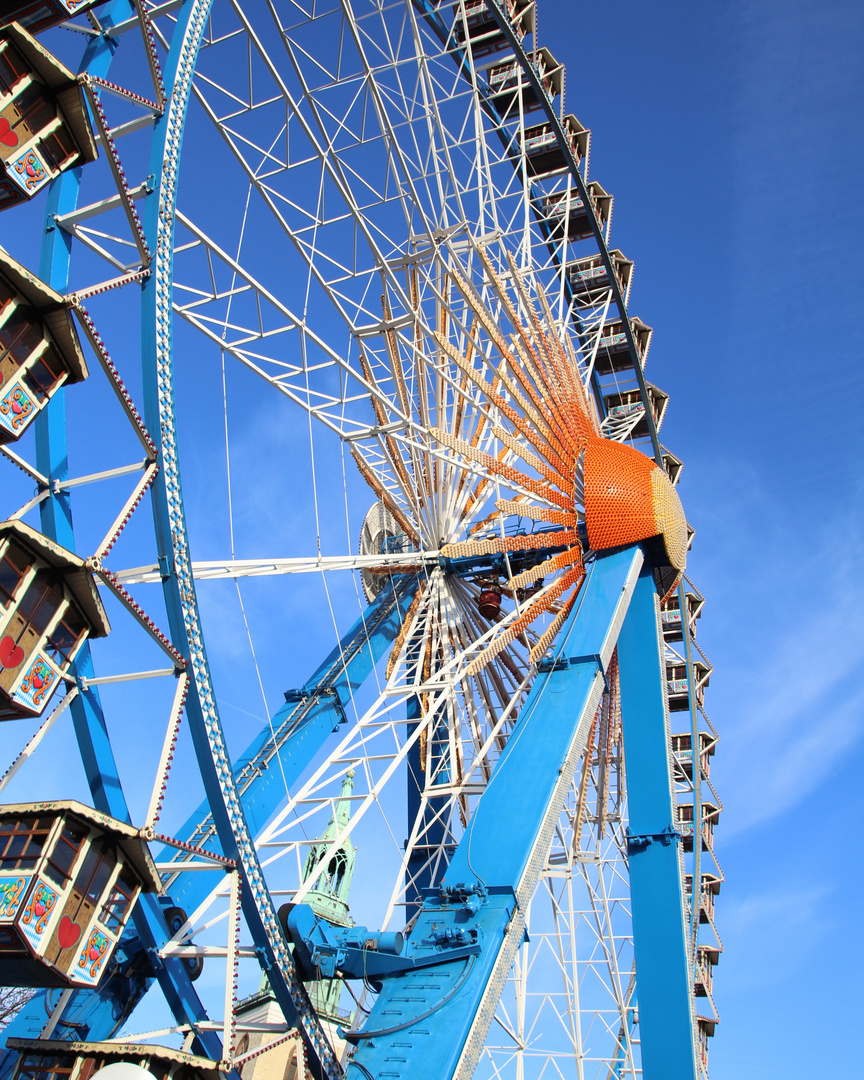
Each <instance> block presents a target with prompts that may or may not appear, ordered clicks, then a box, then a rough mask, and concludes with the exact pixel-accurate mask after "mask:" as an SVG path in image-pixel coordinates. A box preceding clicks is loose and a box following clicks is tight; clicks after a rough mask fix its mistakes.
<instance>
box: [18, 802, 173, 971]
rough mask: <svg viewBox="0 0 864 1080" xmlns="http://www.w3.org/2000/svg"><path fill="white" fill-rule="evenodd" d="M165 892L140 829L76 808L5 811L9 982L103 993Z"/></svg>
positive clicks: (50, 805) (32, 806)
mask: <svg viewBox="0 0 864 1080" xmlns="http://www.w3.org/2000/svg"><path fill="white" fill-rule="evenodd" d="M160 888H161V883H160V879H159V875H158V874H157V872H156V867H155V866H154V864H153V860H152V858H151V856H150V852H149V850H148V848H147V845H146V843H145V842H144V841H143V840H142V839H141V837H140V836H139V834H138V830H137V829H135V828H133V827H132V826H131V825H126V824H124V823H123V822H122V821H117V820H115V819H114V818H112V817H108V816H107V814H101V813H99V812H98V811H96V810H91V809H90V807H88V806H84V805H83V804H82V803H79V802H74V801H64V802H46V803H25V804H20V805H16V806H0V984H2V985H5V986H64V987H72V986H82V987H83V986H95V985H96V984H97V983H98V982H99V980H100V978H101V977H102V974H103V972H104V971H105V969H106V967H107V966H108V963H109V961H110V960H111V956H112V954H113V952H114V949H115V947H116V945H117V942H118V940H119V939H120V935H121V933H122V932H123V928H124V927H125V925H126V922H127V920H128V918H129V914H130V912H131V910H132V907H133V905H134V904H135V901H136V900H137V899H138V894H139V893H140V892H141V891H142V889H143V890H144V891H145V892H158V891H159V890H160Z"/></svg>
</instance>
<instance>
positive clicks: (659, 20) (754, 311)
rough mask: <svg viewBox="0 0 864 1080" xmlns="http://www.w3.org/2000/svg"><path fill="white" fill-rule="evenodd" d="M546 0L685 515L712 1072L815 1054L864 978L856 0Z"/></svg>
mask: <svg viewBox="0 0 864 1080" xmlns="http://www.w3.org/2000/svg"><path fill="white" fill-rule="evenodd" d="M540 10H541V26H540V32H541V39H544V38H545V41H544V43H545V42H548V43H550V44H551V43H552V42H553V41H554V43H555V44H554V46H553V51H554V52H555V54H556V57H558V58H559V59H561V60H564V61H565V62H566V63H567V107H568V111H570V112H574V113H575V114H576V115H577V116H578V117H579V119H580V120H581V121H582V122H583V123H584V124H586V126H588V127H590V128H591V129H592V131H593V142H592V151H591V175H592V177H593V178H594V179H597V180H599V181H600V182H601V183H602V184H603V185H604V187H606V189H607V190H609V191H611V192H612V193H613V194H614V195H615V209H614V216H613V222H612V241H613V244H614V245H615V246H620V247H621V248H622V250H623V251H624V252H625V254H627V255H628V256H629V257H630V258H632V259H634V260H635V262H636V273H635V277H634V284H633V291H632V294H631V306H630V309H631V311H632V312H633V313H634V314H637V315H639V316H640V317H641V318H642V319H644V320H645V321H646V322H648V323H649V324H651V325H653V327H654V340H653V343H652V346H651V353H650V356H649V360H648V366H647V375H648V377H649V378H650V379H652V380H654V381H656V382H657V384H658V385H660V386H661V387H663V389H664V390H667V391H668V392H669V393H670V396H671V404H670V407H669V411H668V414H667V417H668V419H667V420H666V423H665V424H664V428H663V432H662V438H663V441H664V442H665V443H666V444H667V445H668V446H669V447H670V448H671V449H673V450H674V451H675V452H676V453H678V454H679V455H680V456H681V457H682V458H683V460H684V462H685V470H684V474H683V477H682V481H681V495H682V498H683V500H684V505H685V508H686V510H687V512H688V516H689V518H690V520H691V522H692V523H693V524H694V525H695V527H696V530H697V536H696V541H695V545H694V549H693V554H692V557H691V568H692V574H693V577H694V580H695V582H696V584H697V585H698V586H699V588H700V589H701V590H702V591H703V592H704V593H705V595H706V597H707V601H708V602H707V604H706V607H705V612H704V616H703V619H702V621H701V626H700V628H699V640H700V643H701V645H702V646H703V648H704V649H705V651H706V652H707V654H708V656H709V658H710V659H711V660H712V662H713V664H714V666H715V673H714V675H713V677H712V680H711V687H710V690H709V692H708V695H707V707H708V712H709V715H710V716H711V718H712V720H713V721H714V723H715V725H716V726H717V728H718V730H719V732H720V736H721V741H720V745H719V747H718V750H717V755H716V758H715V764H714V766H713V767H712V779H714V780H715V781H716V785H717V787H718V790H719V792H720V795H721V797H722V799H723V801H724V804H725V812H724V814H723V816H722V819H721V823H720V826H719V827H718V829H717V833H716V850H717V854H718V856H719V859H720V862H721V865H722V866H723V869H724V871H725V874H726V883H725V884H724V886H723V889H722V892H721V894H720V898H719V903H718V909H717V922H718V929H719V931H720V934H721V936H722V938H723V943H724V946H725V952H724V954H723V957H722V959H721V962H720V965H719V967H718V969H717V973H716V978H715V984H714V985H715V992H716V998H717V1004H718V1007H719V1010H720V1016H721V1023H720V1025H719V1026H718V1028H717V1035H716V1037H715V1039H714V1040H713V1044H712V1047H711V1075H712V1078H714V1080H732V1078H738V1077H749V1076H754V1077H755V1076H759V1077H760V1078H765V1080H767V1078H775V1077H776V1078H778V1080H779V1078H780V1077H783V1078H784V1080H792V1078H799V1077H800V1078H805V1077H807V1078H809V1077H816V1076H826V1075H829V1074H831V1073H832V1072H833V1071H834V1068H839V1069H841V1070H843V1069H845V1068H848V1066H847V1065H845V1064H844V1065H840V1062H844V1063H845V1062H846V1061H847V1060H848V1058H847V1055H848V1053H849V1041H848V1038H849V1032H850V1027H851V1026H853V1025H854V1024H855V1022H856V1020H857V1018H858V1016H859V1015H860V1008H861V1004H862V1000H861V991H860V980H859V978H858V975H857V972H856V970H855V964H854V963H851V964H850V963H849V959H848V952H849V943H850V931H852V928H853V927H854V926H856V925H857V920H858V910H857V909H858V904H857V899H856V898H857V896H858V894H859V893H860V889H861V885H862V879H861V871H860V860H859V857H858V853H859V852H860V829H859V820H858V819H859V816H860V812H859V806H858V799H857V798H856V781H858V778H859V777H860V774H861V768H862V764H864V762H862V744H861V729H862V716H864V708H862V690H861V681H860V671H861V666H862V665H861V662H862V653H864V634H862V626H861V622H862V616H861V610H862V599H864V594H862V583H861V575H860V571H859V569H858V567H859V565H860V561H861V557H862V530H861V518H862V514H861V510H862V498H861V495H862V478H861V465H862V423H861V414H860V410H859V409H858V407H857V402H858V400H859V399H860V396H861V394H862V390H864V380H862V356H861V352H862V346H861V339H860V335H859V334H858V332H857V328H856V323H857V319H858V317H859V316H860V312H861V300H860V297H861V292H862V285H864V281H862V269H861V260H860V255H859V252H860V246H861V240H862V210H861V201H860V194H859V193H860V175H861V171H862V166H864V156H862V149H861V142H860V140H859V139H858V137H857V135H856V129H857V127H858V124H859V119H858V118H859V117H860V114H861V108H862V104H864V100H862V99H864V64H862V45H864V10H862V8H861V7H860V5H855V4H851V3H823V4H820V5H818V6H817V5H812V4H806V3H801V2H780V3H771V4H767V3H756V4H753V3H742V2H732V3H727V4H723V5H704V4H699V5H693V4H684V3H669V2H663V3H655V4H634V3H623V4H622V3H617V4H613V5H603V6H597V7H589V6H587V5H579V6H578V7H577V6H576V5H570V4H565V3H552V4H549V3H546V4H544V5H542V7H541V9H540ZM858 782H860V781H858ZM853 933H854V931H853ZM834 1062H836V1063H837V1065H836V1066H835V1065H833V1064H829V1063H834Z"/></svg>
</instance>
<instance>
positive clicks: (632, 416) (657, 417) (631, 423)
mask: <svg viewBox="0 0 864 1080" xmlns="http://www.w3.org/2000/svg"><path fill="white" fill-rule="evenodd" d="M645 389H646V391H647V394H648V401H649V402H650V405H651V412H652V413H653V415H654V427H655V428H656V430H657V431H659V430H660V428H661V427H662V425H663V418H664V416H665V415H666V406H667V405H668V404H669V395H668V394H667V393H665V391H663V390H661V389H660V388H659V387H657V386H653V385H652V384H651V383H646V384H645ZM603 404H604V406H605V409H606V416H607V418H608V419H609V421H610V422H611V423H612V424H613V425H615V426H616V427H617V428H618V429H619V434H620V431H621V430H622V429H623V430H625V431H626V433H627V434H628V435H631V436H632V437H633V438H634V439H644V438H647V436H648V419H647V417H646V415H645V405H644V403H643V401H642V395H641V394H640V392H639V391H638V390H625V391H624V392H623V393H617V392H615V391H614V390H610V391H609V392H608V393H606V392H604V394H603Z"/></svg>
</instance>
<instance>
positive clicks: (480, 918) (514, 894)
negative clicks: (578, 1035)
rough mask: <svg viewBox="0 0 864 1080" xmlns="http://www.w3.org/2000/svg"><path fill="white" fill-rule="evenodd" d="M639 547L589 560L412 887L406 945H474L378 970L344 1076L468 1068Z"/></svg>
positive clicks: (579, 745)
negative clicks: (542, 659)
mask: <svg viewBox="0 0 864 1080" xmlns="http://www.w3.org/2000/svg"><path fill="white" fill-rule="evenodd" d="M642 558H643V557H642V552H641V550H640V549H639V548H638V547H630V548H626V549H624V550H621V551H617V552H613V553H611V554H609V555H605V556H601V557H599V558H597V559H596V561H595V562H594V564H593V566H592V568H591V571H590V576H589V578H588V580H587V582H586V583H585V586H584V589H583V593H582V597H581V601H580V603H579V606H578V608H577V609H576V610H575V611H574V613H573V614H572V615H571V616H570V619H569V620H568V622H567V624H566V626H565V628H564V630H563V632H562V634H561V635H560V637H559V639H558V644H557V650H556V655H555V659H554V660H553V661H552V662H550V663H545V664H542V665H541V667H540V670H539V672H538V675H537V678H536V680H535V682H534V685H533V687H532V689H531V693H530V694H529V697H528V700H527V702H526V703H525V706H524V708H523V710H522V713H521V715H520V717H519V720H518V722H517V724H516V726H515V728H514V730H513V732H512V734H511V735H510V738H509V739H508V742H507V746H506V747H505V749H504V751H503V753H502V754H501V757H500V759H499V760H498V763H497V764H496V767H495V770H494V772H493V773H492V777H491V779H490V781H489V784H488V785H487V788H486V791H485V792H484V794H483V796H482V798H481V799H480V802H479V804H478V806H477V809H476V810H475V811H474V815H473V817H472V819H471V821H470V823H469V825H468V828H467V830H466V832H465V834H464V836H463V837H462V838H461V840H460V842H459V845H458V847H457V849H456V851H455V853H454V856H453V859H452V860H451V862H450V866H449V867H448V870H447V873H446V875H445V878H444V882H443V884H442V886H441V888H440V889H438V890H430V891H429V893H427V895H426V896H425V897H424V902H423V908H422V910H421V912H420V914H419V916H418V918H417V921H416V922H415V923H414V925H413V926H412V928H411V931H410V934H409V935H408V936H407V943H406V948H407V951H408V954H409V955H411V956H412V957H416V958H418V959H420V958H422V957H424V956H428V955H434V954H435V952H436V951H437V952H441V951H442V950H444V949H446V948H447V947H449V946H448V942H450V943H452V942H453V941H459V940H460V936H461V938H465V937H466V935H470V936H471V938H472V941H476V942H479V944H480V946H481V949H480V952H479V954H477V955H472V956H468V957H466V958H462V959H459V960H455V961H452V962H447V963H441V964H436V965H435V966H434V967H428V968H420V969H418V970H416V971H412V972H410V973H408V974H405V975H397V976H394V977H392V978H388V979H386V980H385V981H384V985H383V988H382V991H381V993H380V994H379V996H378V999H377V1000H376V1002H375V1005H374V1007H373V1009H372V1012H371V1013H370V1015H369V1017H368V1019H367V1021H366V1023H365V1025H364V1027H363V1029H361V1030H360V1031H357V1032H352V1033H351V1034H350V1035H349V1038H350V1040H351V1041H353V1042H356V1043H357V1044H358V1048H357V1050H356V1052H355V1055H354V1058H353V1060H352V1062H351V1063H350V1064H349V1067H348V1076H349V1077H350V1078H351V1080H360V1078H361V1077H364V1078H366V1080H368V1078H369V1077H370V1076H371V1077H383V1076H387V1077H388V1080H397V1078H409V1077H410V1078H411V1080H450V1078H453V1077H464V1078H467V1077H469V1076H470V1075H471V1074H472V1072H473V1070H474V1067H475V1065H476V1064H477V1061H478V1059H479V1056H480V1053H481V1051H482V1048H483V1043H484V1040H485V1037H486V1033H487V1031H488V1028H489V1024H490V1023H491V1020H492V1016H493V1014H494V1012H495V1008H496V1006H497V1003H498V999H499V997H500V995H501V990H502V988H503V986H504V983H505V981H506V978H507V974H508V972H509V970H510V966H511V964H512V962H513V958H514V956H515V954H516V950H517V949H518V947H519V945H520V944H521V942H522V940H523V938H524V934H525V915H524V912H525V909H526V907H527V905H528V903H529V901H530V899H531V896H532V895H533V893H534V889H535V888H536V885H537V881H538V879H539V876H540V873H541V870H542V868H543V863H544V861H545V859H546V856H547V853H548V851H549V845H550V843H551V840H552V834H553V830H554V828H555V825H556V823H557V821H558V816H559V814H560V812H561V808H562V807H563V805H564V801H565V797H566V793H567V790H568V789H569V787H570V784H571V783H572V780H573V777H574V775H575V772H576V768H577V765H578V763H579V759H580V757H581V755H582V753H583V750H584V747H585V742H586V739H587V736H588V731H589V728H590V725H591V720H592V718H593V716H594V714H595V712H596V710H597V706H598V704H599V702H600V698H601V696H602V693H603V689H604V685H605V671H606V668H607V666H608V663H609V660H610V658H611V656H612V651H613V649H614V647H615V642H616V639H617V637H618V631H619V629H620V627H621V624H622V621H623V619H624V615H625V613H626V611H627V606H628V603H629V601H630V596H631V593H632V591H633V588H634V586H635V583H636V580H637V577H638V574H639V570H640V568H641V566H642ZM526 778H530V781H527V780H526ZM473 931H477V933H476V934H474V933H473Z"/></svg>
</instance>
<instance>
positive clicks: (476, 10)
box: [453, 0, 533, 57]
mask: <svg viewBox="0 0 864 1080" xmlns="http://www.w3.org/2000/svg"><path fill="white" fill-rule="evenodd" d="M499 6H500V8H501V9H502V10H503V12H504V14H505V15H506V16H507V21H508V22H509V23H510V27H511V29H512V31H513V33H514V35H515V36H516V38H517V39H518V40H519V41H521V40H522V39H523V38H524V37H525V35H526V34H527V33H529V32H530V30H531V22H532V20H531V14H532V11H531V9H532V6H533V5H532V3H531V0H504V2H502V3H500V5H499ZM453 36H454V38H455V39H456V41H457V42H458V43H459V44H460V45H464V44H465V42H466V41H469V42H470V43H471V52H472V54H473V55H474V56H475V57H477V56H485V55H488V54H489V53H494V52H499V51H500V50H502V49H508V48H510V41H509V39H508V37H507V35H506V34H505V33H504V31H503V30H502V29H501V27H500V26H499V25H498V21H497V20H496V18H495V16H494V15H493V13H492V10H491V8H490V7H489V5H488V4H487V3H486V0H465V7H464V16H463V13H462V10H460V9H459V8H457V9H456V17H455V19H454V20H453Z"/></svg>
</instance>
